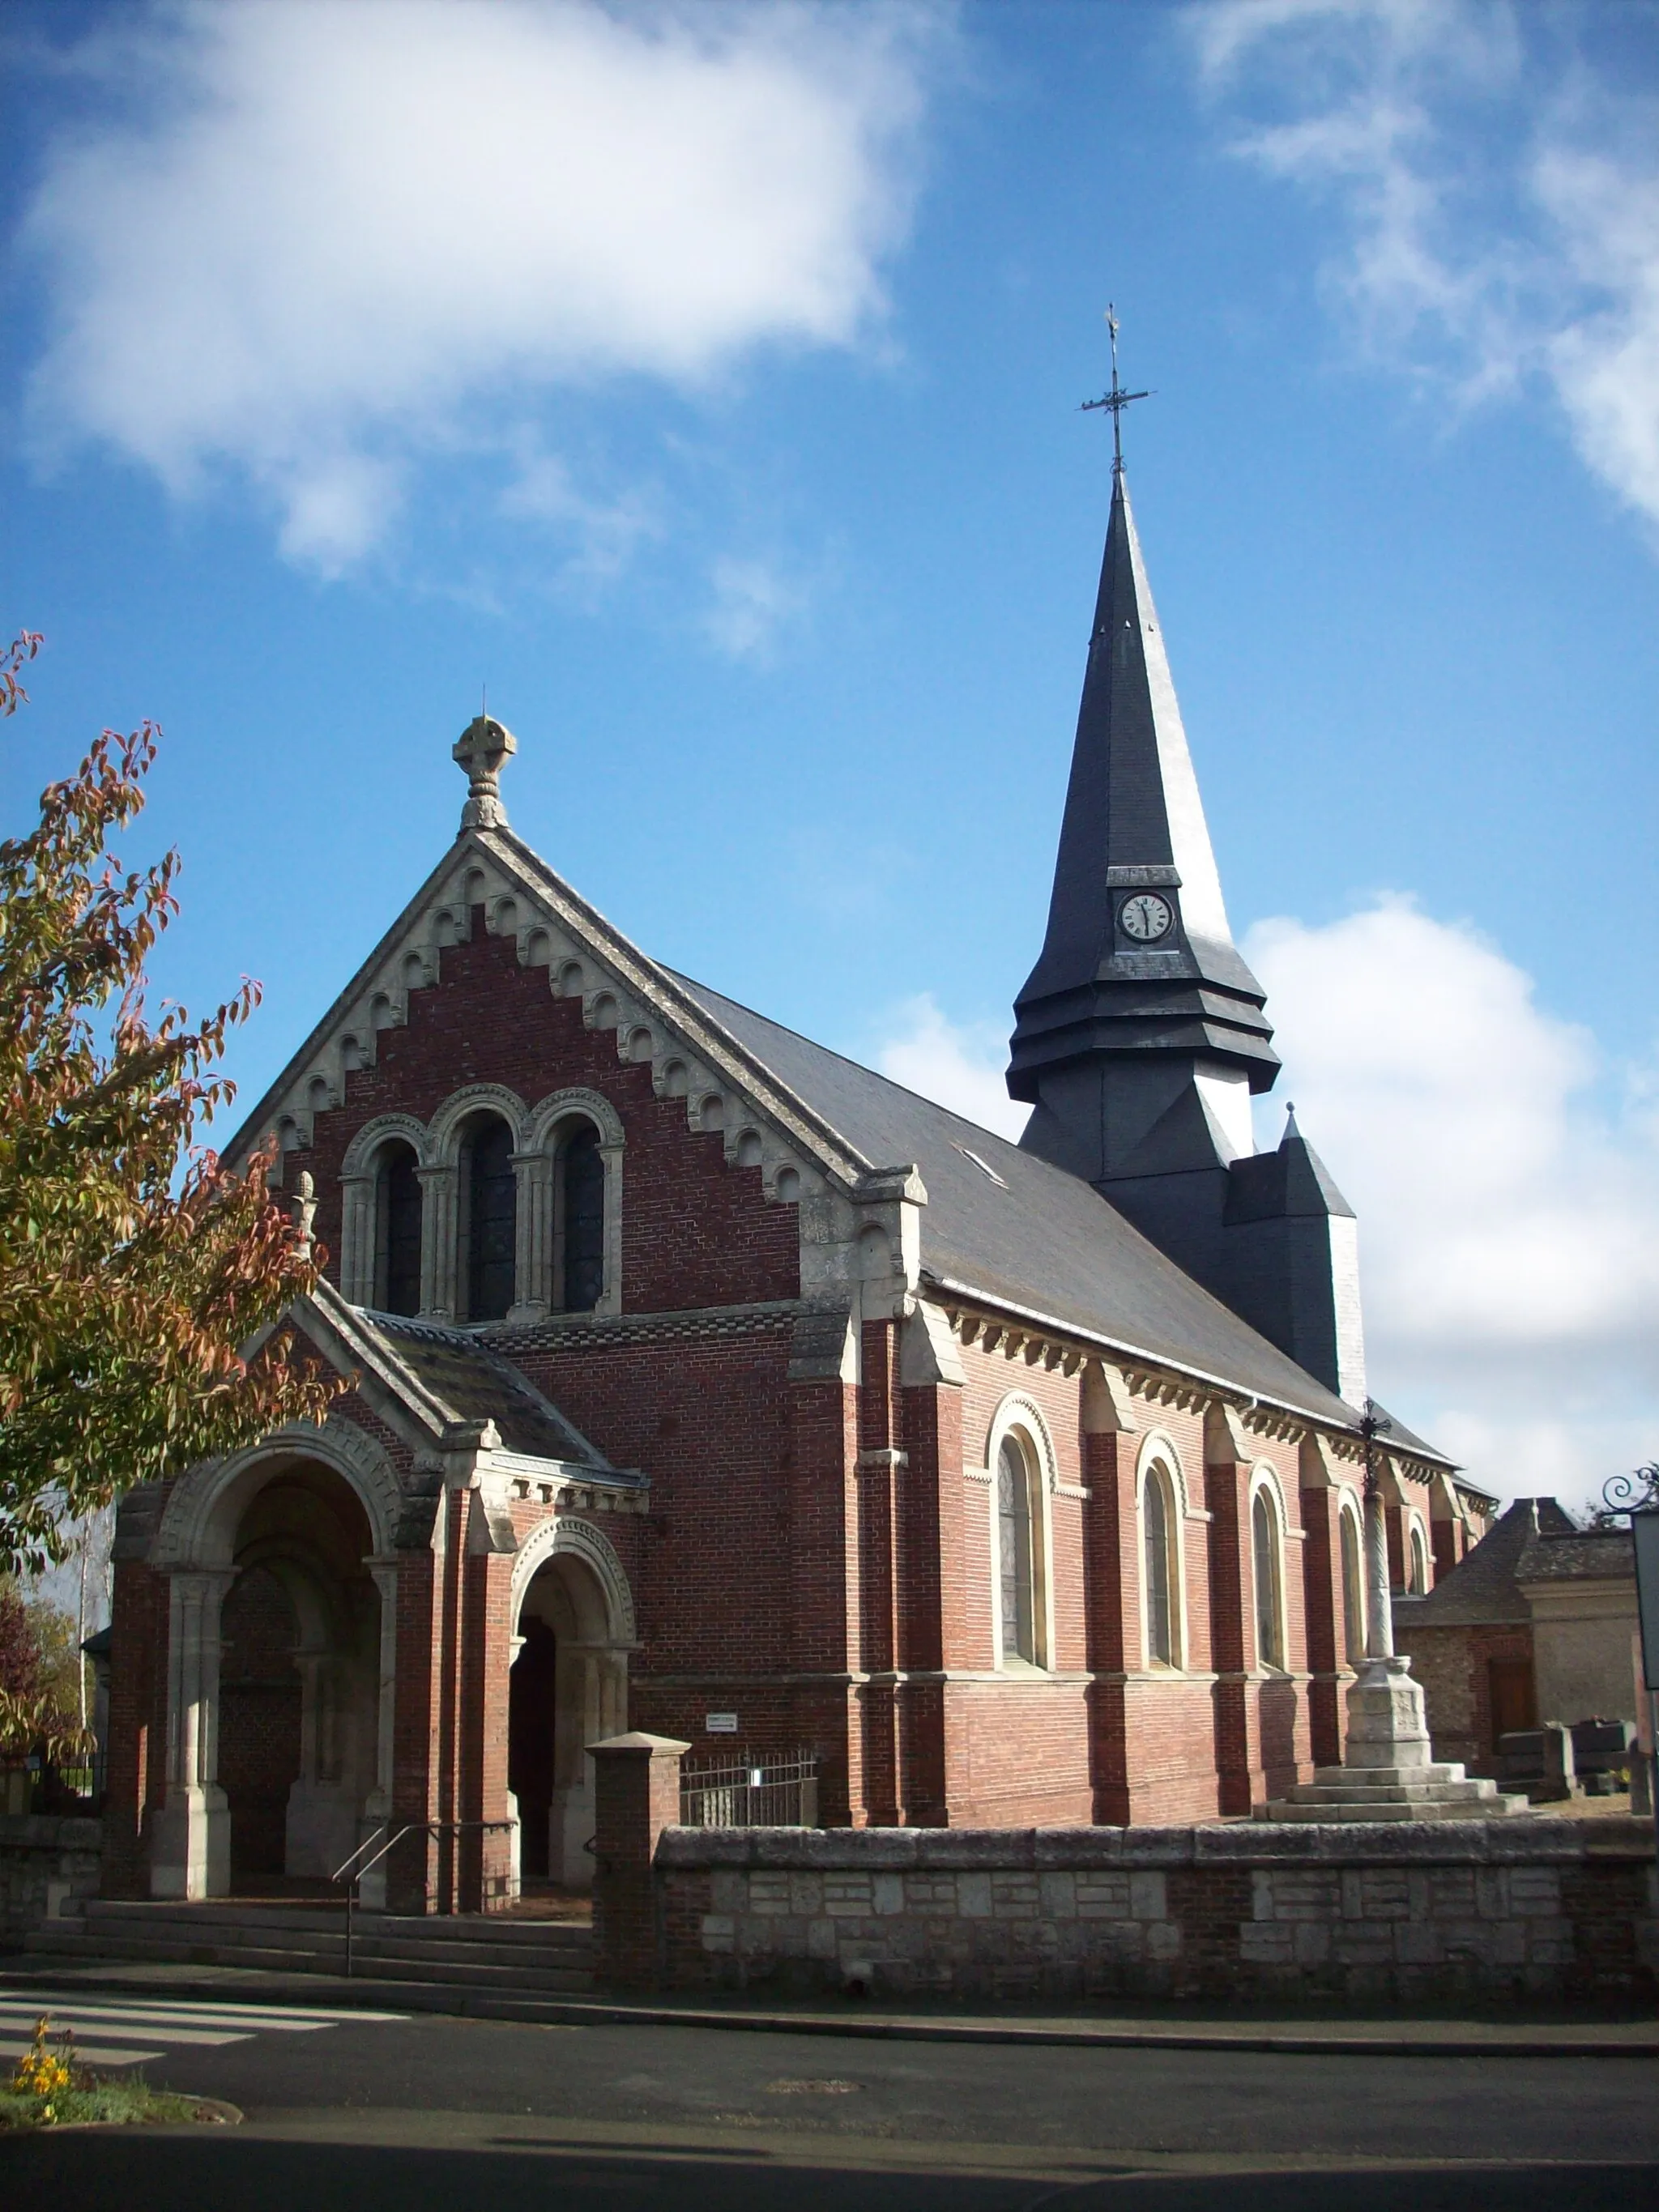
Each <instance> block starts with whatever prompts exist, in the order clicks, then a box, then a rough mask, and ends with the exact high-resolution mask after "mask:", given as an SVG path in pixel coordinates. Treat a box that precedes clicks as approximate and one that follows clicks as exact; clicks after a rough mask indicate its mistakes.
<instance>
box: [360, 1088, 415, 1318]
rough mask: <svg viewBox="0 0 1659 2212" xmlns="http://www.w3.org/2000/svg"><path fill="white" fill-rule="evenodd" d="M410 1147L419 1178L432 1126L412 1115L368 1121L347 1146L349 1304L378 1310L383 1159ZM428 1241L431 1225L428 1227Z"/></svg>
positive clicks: (383, 1115) (375, 1118) (379, 1117)
mask: <svg viewBox="0 0 1659 2212" xmlns="http://www.w3.org/2000/svg"><path fill="white" fill-rule="evenodd" d="M394 1144H398V1145H407V1146H409V1148H410V1151H411V1152H413V1153H414V1155H415V1164H416V1173H418V1172H419V1171H420V1170H421V1169H422V1168H424V1167H426V1166H427V1165H428V1164H429V1162H430V1158H431V1149H430V1142H429V1139H428V1131H427V1127H426V1124H425V1123H424V1122H423V1121H416V1118H415V1116H414V1115H412V1114H377V1115H375V1117H374V1120H373V1121H365V1122H364V1124H363V1126H362V1128H361V1129H359V1130H358V1132H357V1133H356V1136H355V1137H353V1139H351V1142H350V1143H349V1145H348V1146H346V1152H345V1158H344V1159H343V1161H342V1163H341V1166H340V1186H341V1206H340V1295H341V1296H342V1297H343V1298H344V1299H345V1301H346V1303H347V1304H348V1305H354V1306H373V1305H374V1303H375V1273H376V1262H377V1259H378V1255H379V1246H380V1220H379V1217H378V1213H377V1210H376V1209H377V1204H378V1199H377V1191H376V1185H377V1183H378V1182H379V1178H380V1165H381V1155H382V1154H383V1153H384V1152H385V1151H386V1147H387V1146H389V1145H394ZM424 1236H425V1222H424V1220H422V1241H424Z"/></svg>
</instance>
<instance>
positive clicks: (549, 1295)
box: [507, 1152, 553, 1321]
mask: <svg viewBox="0 0 1659 2212" xmlns="http://www.w3.org/2000/svg"><path fill="white" fill-rule="evenodd" d="M513 1176H514V1178H515V1188H516V1190H517V1194H518V1211H517V1214H516V1217H515V1227H516V1240H517V1241H516V1243H515V1244H514V1248H513V1250H514V1264H513V1284H514V1286H515V1288H516V1291H517V1296H516V1297H515V1298H514V1300H513V1308H512V1310H511V1311H510V1312H509V1313H508V1315H507V1319H508V1320H509V1321H541V1320H544V1318H545V1317H546V1316H547V1315H548V1314H549V1313H550V1311H551V1310H552V1304H553V1163H552V1161H551V1160H550V1158H548V1156H547V1154H546V1153H545V1152H514V1153H513Z"/></svg>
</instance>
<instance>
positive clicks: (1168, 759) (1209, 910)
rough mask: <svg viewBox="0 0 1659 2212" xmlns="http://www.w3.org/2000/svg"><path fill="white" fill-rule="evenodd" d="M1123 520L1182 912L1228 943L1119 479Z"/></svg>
mask: <svg viewBox="0 0 1659 2212" xmlns="http://www.w3.org/2000/svg"><path fill="white" fill-rule="evenodd" d="M1123 519H1124V520H1125V521H1126V522H1127V524H1128V526H1129V560H1130V564H1131V568H1132V571H1133V576H1134V587H1135V605H1136V606H1137V607H1138V609H1139V614H1140V628H1141V635H1142V640H1143V643H1144V647H1145V650H1146V686H1147V690H1148V691H1149V692H1150V693H1151V695H1152V726H1153V727H1154V728H1155V729H1156V731H1157V732H1158V767H1159V769H1160V771H1161V773H1162V775H1163V778H1164V811H1165V813H1166V815H1167V816H1168V817H1169V823H1170V849H1171V851H1172V852H1173V853H1174V855H1175V864H1176V867H1177V869H1179V871H1180V872H1181V915H1182V921H1184V922H1185V924H1186V926H1187V933H1188V936H1190V937H1207V938H1211V939H1218V940H1219V942H1220V943H1222V944H1224V945H1231V943H1232V931H1231V928H1230V927H1228V923H1227V908H1226V906H1225V902H1223V899H1222V896H1221V877H1220V873H1219V872H1218V869H1217V867H1216V864H1215V854H1214V851H1213V849H1212V847H1211V844H1210V829H1209V824H1208V823H1206V821H1205V819H1204V802H1203V800H1202V799H1200V797H1199V795H1198V778H1197V776H1196V775H1194V773H1193V757H1192V755H1191V753H1190V752H1189V751H1188V749H1187V732H1186V729H1185V728H1184V726H1182V720H1181V704H1180V702H1179V701H1178V700H1177V699H1176V688H1175V679H1174V678H1173V677H1172V676H1171V675H1170V661H1169V656H1168V654H1167V653H1165V652H1164V632H1163V629H1162V628H1161V626H1160V624H1159V623H1158V610H1157V608H1156V607H1155V606H1154V605H1153V604H1152V586H1151V585H1150V584H1149V583H1148V582H1147V580H1146V562H1144V561H1143V560H1142V559H1141V557H1140V539H1139V536H1138V535H1137V534H1136V531H1135V518H1134V510H1133V507H1131V506H1130V504H1129V487H1128V483H1127V479H1126V480H1125V481H1124V483H1123Z"/></svg>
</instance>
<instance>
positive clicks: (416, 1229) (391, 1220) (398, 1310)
mask: <svg viewBox="0 0 1659 2212" xmlns="http://www.w3.org/2000/svg"><path fill="white" fill-rule="evenodd" d="M374 1303H375V1305H376V1306H377V1307H378V1308H379V1310H380V1312H382V1313H391V1314H417V1313H419V1311H420V1310H421V1179H420V1176H418V1175H417V1174H416V1165H415V1152H414V1147H413V1146H410V1145H399V1144H392V1145H386V1146H382V1147H381V1151H380V1161H379V1164H378V1166H377V1168H376V1170H375V1176H374Z"/></svg>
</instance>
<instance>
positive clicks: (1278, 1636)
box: [1250, 1490, 1285, 1669]
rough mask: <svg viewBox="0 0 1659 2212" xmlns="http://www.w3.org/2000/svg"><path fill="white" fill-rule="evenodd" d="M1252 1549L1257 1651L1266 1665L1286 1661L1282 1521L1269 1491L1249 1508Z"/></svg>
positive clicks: (1259, 1493)
mask: <svg viewBox="0 0 1659 2212" xmlns="http://www.w3.org/2000/svg"><path fill="white" fill-rule="evenodd" d="M1250 1549H1251V1551H1252V1553H1254V1555H1255V1650H1256V1659H1257V1662H1258V1663H1259V1664H1260V1665H1261V1666H1263V1667H1274V1668H1280V1669H1282V1668H1283V1667H1284V1664H1285V1631H1284V1623H1283V1608H1282V1607H1281V1605H1280V1602H1279V1520H1278V1516H1277V1515H1276V1514H1275V1513H1274V1511H1273V1501H1272V1499H1271V1498H1269V1497H1268V1495H1267V1492H1266V1490H1258V1491H1257V1492H1256V1493H1255V1503H1254V1504H1252V1506H1251V1508H1250Z"/></svg>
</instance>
